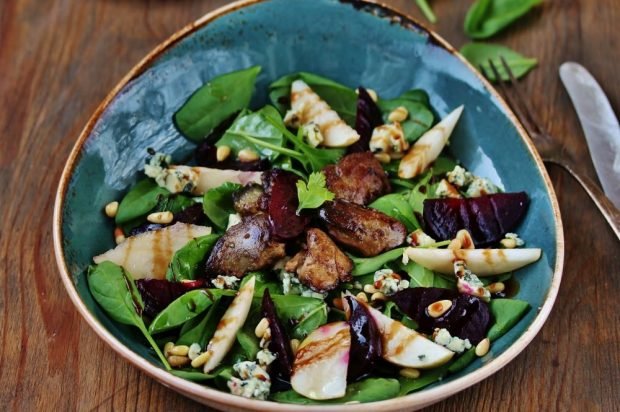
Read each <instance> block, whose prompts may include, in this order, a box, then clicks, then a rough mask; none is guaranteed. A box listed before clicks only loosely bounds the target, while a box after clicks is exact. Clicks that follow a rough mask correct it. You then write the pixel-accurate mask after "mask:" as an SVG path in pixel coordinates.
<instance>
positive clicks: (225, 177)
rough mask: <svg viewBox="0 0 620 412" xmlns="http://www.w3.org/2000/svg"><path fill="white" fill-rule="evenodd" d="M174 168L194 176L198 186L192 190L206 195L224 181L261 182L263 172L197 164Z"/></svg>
mask: <svg viewBox="0 0 620 412" xmlns="http://www.w3.org/2000/svg"><path fill="white" fill-rule="evenodd" d="M170 169H172V170H180V171H182V172H184V174H187V175H188V176H192V181H194V182H195V184H196V186H195V187H194V189H193V190H192V194H194V195H204V194H205V192H207V191H208V190H209V189H214V188H216V187H219V186H221V185H223V184H224V183H227V182H230V183H238V184H240V185H242V186H245V185H247V184H248V183H259V184H260V183H261V182H262V179H263V172H244V171H241V170H227V169H212V168H209V167H197V166H183V165H178V166H171V167H170Z"/></svg>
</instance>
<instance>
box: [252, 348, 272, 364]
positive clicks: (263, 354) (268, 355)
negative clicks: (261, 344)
mask: <svg viewBox="0 0 620 412" xmlns="http://www.w3.org/2000/svg"><path fill="white" fill-rule="evenodd" d="M256 360H257V361H258V364H259V365H260V366H262V367H266V366H268V365H270V364H271V363H272V362H273V361H274V360H276V355H275V354H274V353H272V352H271V351H270V350H269V349H266V348H265V349H262V350H259V351H258V353H257V354H256Z"/></svg>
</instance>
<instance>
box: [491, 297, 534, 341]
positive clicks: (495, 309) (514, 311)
mask: <svg viewBox="0 0 620 412" xmlns="http://www.w3.org/2000/svg"><path fill="white" fill-rule="evenodd" d="M489 309H490V310H491V314H492V315H493V319H495V323H494V324H493V326H491V329H489V333H487V337H488V338H489V340H491V341H494V340H497V339H499V338H500V337H502V336H503V335H504V334H505V333H506V332H508V331H509V330H510V329H511V328H512V327H513V326H514V325H515V324H516V323H517V322H518V321H519V320H520V319H521V318H522V317H523V316H524V315H525V314H526V313H527V312H528V311H529V310H530V304H529V303H527V302H525V301H523V300H518V299H492V300H491V303H489Z"/></svg>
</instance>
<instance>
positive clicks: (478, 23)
mask: <svg viewBox="0 0 620 412" xmlns="http://www.w3.org/2000/svg"><path fill="white" fill-rule="evenodd" d="M541 3H542V0H477V1H476V2H474V4H472V5H471V7H470V8H469V10H468V11H467V15H466V16H465V26H464V29H465V33H466V34H467V35H468V36H469V37H471V38H472V39H486V38H488V37H491V36H493V35H494V34H496V33H498V32H499V31H501V30H503V29H504V28H506V27H507V26H509V25H510V24H512V23H514V22H515V21H516V20H518V19H519V18H520V17H522V16H523V15H525V14H526V13H527V12H529V11H530V10H531V9H532V8H533V7H534V6H537V5H539V4H541Z"/></svg>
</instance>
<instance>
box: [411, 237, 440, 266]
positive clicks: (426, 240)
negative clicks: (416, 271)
mask: <svg viewBox="0 0 620 412" xmlns="http://www.w3.org/2000/svg"><path fill="white" fill-rule="evenodd" d="M407 243H409V244H410V245H411V246H418V247H426V246H430V245H432V244H434V243H437V241H436V240H435V239H433V238H432V237H430V236H429V235H427V234H426V233H424V231H423V230H422V229H416V230H414V231H413V232H411V233H410V234H409V235H408V236H407ZM405 264H406V263H405Z"/></svg>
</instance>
